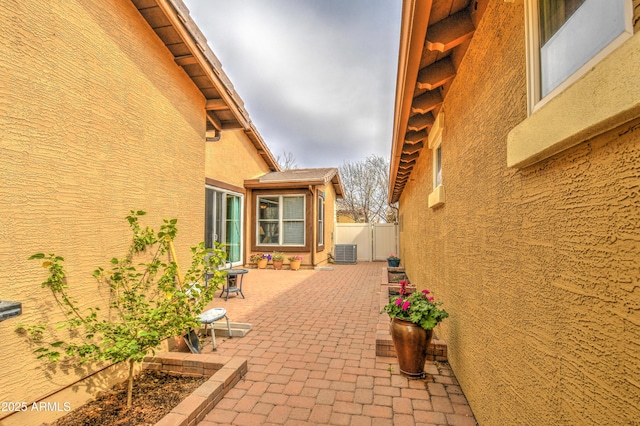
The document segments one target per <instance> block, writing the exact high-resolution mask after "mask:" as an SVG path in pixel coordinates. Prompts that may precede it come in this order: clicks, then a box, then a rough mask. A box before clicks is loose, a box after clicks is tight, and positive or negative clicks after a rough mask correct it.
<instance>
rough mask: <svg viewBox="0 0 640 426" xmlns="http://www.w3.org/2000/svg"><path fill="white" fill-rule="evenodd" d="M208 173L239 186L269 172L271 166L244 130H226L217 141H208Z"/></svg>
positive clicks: (242, 186) (211, 176)
mask: <svg viewBox="0 0 640 426" xmlns="http://www.w3.org/2000/svg"><path fill="white" fill-rule="evenodd" d="M206 151H207V156H206V159H207V160H206V175H207V177H208V178H211V179H216V180H219V181H222V182H225V183H227V184H229V185H233V186H236V187H239V188H244V181H245V180H246V179H255V178H257V177H259V176H262V175H264V174H266V173H269V166H267V164H266V163H265V162H264V160H263V159H262V157H260V155H259V154H258V153H257V152H256V148H255V147H254V146H253V144H252V143H251V141H250V140H249V139H248V137H247V135H245V133H244V131H242V130H225V131H223V132H222V134H221V137H220V140H219V141H217V142H207V148H206Z"/></svg>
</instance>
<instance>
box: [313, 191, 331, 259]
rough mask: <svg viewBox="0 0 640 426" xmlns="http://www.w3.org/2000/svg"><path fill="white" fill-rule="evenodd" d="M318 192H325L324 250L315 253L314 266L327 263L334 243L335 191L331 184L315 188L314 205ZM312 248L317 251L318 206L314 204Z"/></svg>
mask: <svg viewBox="0 0 640 426" xmlns="http://www.w3.org/2000/svg"><path fill="white" fill-rule="evenodd" d="M318 191H324V192H325V199H324V250H322V251H316V252H315V255H314V262H315V265H325V264H326V263H328V261H329V253H331V254H333V247H334V243H335V224H336V222H335V209H336V191H335V189H334V187H333V184H331V183H329V184H327V185H324V186H319V187H317V191H316V199H315V203H317V202H318ZM314 221H315V222H314V227H313V232H314V246H313V249H314V250H316V249H317V247H318V246H317V245H315V242H316V241H318V238H317V233H318V206H317V204H316V206H315V211H314Z"/></svg>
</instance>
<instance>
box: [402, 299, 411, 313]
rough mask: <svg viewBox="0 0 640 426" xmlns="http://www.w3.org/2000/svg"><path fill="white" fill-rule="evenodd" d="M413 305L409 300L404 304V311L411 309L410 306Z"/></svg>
mask: <svg viewBox="0 0 640 426" xmlns="http://www.w3.org/2000/svg"><path fill="white" fill-rule="evenodd" d="M410 305H411V302H409V301H408V300H407V301H406V302H404V304H403V305H402V310H403V311H406V310H407V309H409V306H410Z"/></svg>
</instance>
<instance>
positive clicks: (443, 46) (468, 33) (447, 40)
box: [425, 9, 476, 52]
mask: <svg viewBox="0 0 640 426" xmlns="http://www.w3.org/2000/svg"><path fill="white" fill-rule="evenodd" d="M475 30H476V29H475V27H474V25H473V21H472V20H471V14H470V13H469V11H468V10H467V9H463V10H461V11H460V12H458V13H454V14H453V15H451V16H449V17H447V18H445V19H443V20H441V21H440V22H437V23H436V24H434V25H433V26H432V27H430V28H429V30H428V31H427V37H426V43H425V46H426V48H427V49H429V50H431V51H433V50H437V51H438V52H446V51H447V50H451V49H453V48H454V47H456V46H458V45H460V44H462V43H464V42H465V41H467V40H468V39H470V38H471V37H473V33H474V31H475Z"/></svg>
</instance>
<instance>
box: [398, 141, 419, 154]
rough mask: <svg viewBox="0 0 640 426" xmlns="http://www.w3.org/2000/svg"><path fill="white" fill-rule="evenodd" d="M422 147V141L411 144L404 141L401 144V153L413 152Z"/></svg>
mask: <svg viewBox="0 0 640 426" xmlns="http://www.w3.org/2000/svg"><path fill="white" fill-rule="evenodd" d="M422 147H423V145H422V142H418V143H416V144H413V145H411V144H407V143H405V144H403V145H402V153H403V154H413V153H415V152H418V151H420V150H421V149H422Z"/></svg>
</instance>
